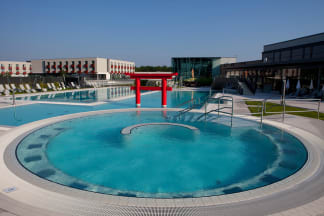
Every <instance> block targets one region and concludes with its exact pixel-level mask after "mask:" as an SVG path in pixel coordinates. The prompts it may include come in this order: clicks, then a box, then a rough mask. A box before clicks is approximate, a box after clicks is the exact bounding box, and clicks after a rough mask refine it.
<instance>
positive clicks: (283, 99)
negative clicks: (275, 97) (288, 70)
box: [282, 79, 286, 121]
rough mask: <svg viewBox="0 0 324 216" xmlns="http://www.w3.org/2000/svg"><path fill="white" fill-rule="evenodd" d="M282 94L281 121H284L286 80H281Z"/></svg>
mask: <svg viewBox="0 0 324 216" xmlns="http://www.w3.org/2000/svg"><path fill="white" fill-rule="evenodd" d="M283 82H284V85H283V93H282V104H283V112H282V121H285V112H286V79H283Z"/></svg>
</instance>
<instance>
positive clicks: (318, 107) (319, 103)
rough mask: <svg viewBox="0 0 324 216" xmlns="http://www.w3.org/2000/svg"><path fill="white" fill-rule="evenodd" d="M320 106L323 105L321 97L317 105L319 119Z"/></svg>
mask: <svg viewBox="0 0 324 216" xmlns="http://www.w3.org/2000/svg"><path fill="white" fill-rule="evenodd" d="M320 106H321V99H319V100H318V106H317V119H319V117H320Z"/></svg>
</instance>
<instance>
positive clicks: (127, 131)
mask: <svg viewBox="0 0 324 216" xmlns="http://www.w3.org/2000/svg"><path fill="white" fill-rule="evenodd" d="M150 125H168V126H178V127H183V128H187V129H190V130H199V129H198V128H196V127H193V126H191V125H186V124H178V123H171V122H152V123H141V124H135V125H131V126H128V127H125V128H123V129H122V130H121V131H120V133H121V134H123V135H127V134H131V133H132V130H133V129H135V128H138V127H143V126H150Z"/></svg>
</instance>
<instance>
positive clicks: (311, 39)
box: [263, 32, 324, 52]
mask: <svg viewBox="0 0 324 216" xmlns="http://www.w3.org/2000/svg"><path fill="white" fill-rule="evenodd" d="M323 41H324V32H323V33H319V34H314V35H308V36H305V37H300V38H295V39H292V40H287V41H282V42H278V43H273V44H268V45H264V48H263V52H268V51H272V50H278V49H285V48H289V47H294V46H302V45H305V44H313V43H319V42H323Z"/></svg>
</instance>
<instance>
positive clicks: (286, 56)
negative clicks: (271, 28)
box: [263, 44, 324, 62]
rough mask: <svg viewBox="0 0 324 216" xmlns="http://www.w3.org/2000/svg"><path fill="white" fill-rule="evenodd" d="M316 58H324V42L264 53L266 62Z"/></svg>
mask: <svg viewBox="0 0 324 216" xmlns="http://www.w3.org/2000/svg"><path fill="white" fill-rule="evenodd" d="M315 58H324V44H323V45H315V46H312V47H311V46H308V47H296V48H292V49H286V50H278V51H272V52H266V53H263V61H264V62H287V61H294V60H303V59H305V60H307V59H315Z"/></svg>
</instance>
